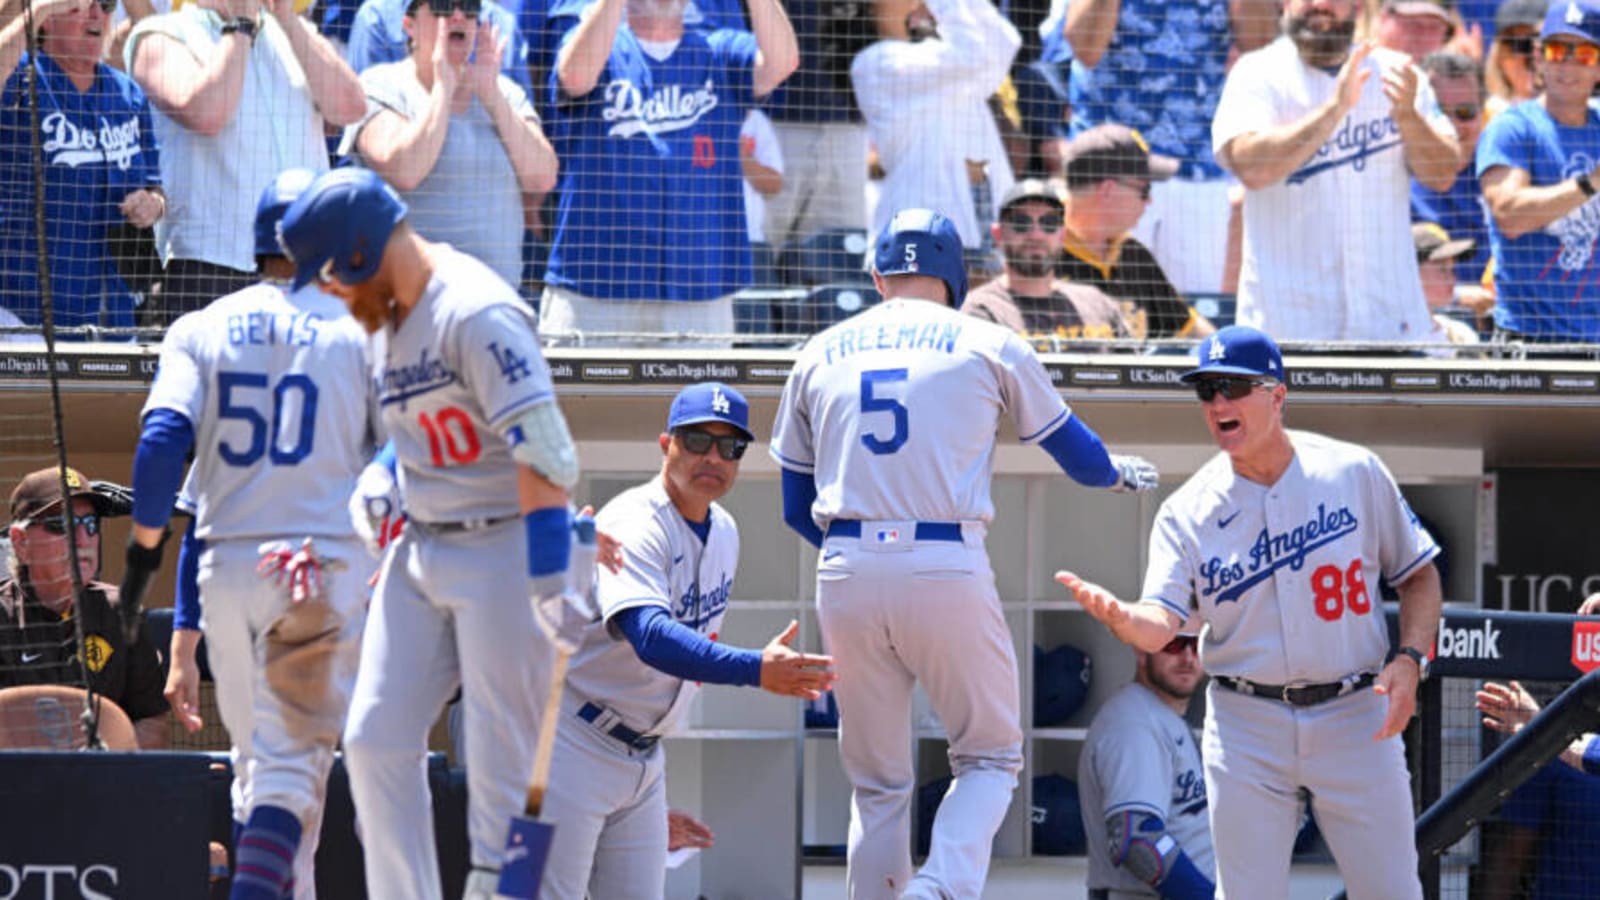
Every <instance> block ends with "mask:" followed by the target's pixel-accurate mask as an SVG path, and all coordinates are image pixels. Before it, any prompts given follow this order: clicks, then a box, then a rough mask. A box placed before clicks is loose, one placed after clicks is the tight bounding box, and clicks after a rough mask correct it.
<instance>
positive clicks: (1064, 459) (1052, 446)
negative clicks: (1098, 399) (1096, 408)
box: [1039, 415, 1119, 487]
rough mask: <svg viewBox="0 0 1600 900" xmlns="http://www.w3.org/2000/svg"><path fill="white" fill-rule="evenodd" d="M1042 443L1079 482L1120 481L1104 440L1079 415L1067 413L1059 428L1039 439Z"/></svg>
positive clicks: (1100, 484) (1107, 483)
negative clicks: (1065, 419)
mask: <svg viewBox="0 0 1600 900" xmlns="http://www.w3.org/2000/svg"><path fill="white" fill-rule="evenodd" d="M1039 446H1040V447H1043V448H1044V450H1045V452H1046V453H1049V454H1050V458H1052V459H1054V460H1055V461H1056V465H1058V466H1060V467H1061V471H1063V472H1066V473H1067V475H1068V476H1069V477H1071V478H1072V480H1073V481H1076V482H1077V483H1079V484H1082V485H1086V486H1088V487H1110V486H1112V485H1113V484H1116V483H1117V478H1118V477H1119V476H1118V473H1117V469H1116V467H1115V466H1113V465H1111V455H1110V454H1109V453H1107V452H1106V447H1105V444H1103V443H1101V442H1100V436H1099V435H1098V434H1095V433H1094V432H1093V431H1092V430H1090V428H1089V426H1087V425H1085V424H1083V422H1082V421H1080V420H1079V419H1078V417H1077V416H1076V415H1071V416H1068V417H1067V421H1065V422H1063V423H1061V427H1060V428H1057V429H1056V430H1055V431H1052V432H1050V433H1049V434H1048V435H1046V436H1045V438H1044V439H1043V440H1041V441H1040V442H1039Z"/></svg>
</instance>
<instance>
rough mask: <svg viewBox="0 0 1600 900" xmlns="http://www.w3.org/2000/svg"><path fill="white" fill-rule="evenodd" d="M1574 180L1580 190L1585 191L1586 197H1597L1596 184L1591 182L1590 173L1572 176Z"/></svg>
mask: <svg viewBox="0 0 1600 900" xmlns="http://www.w3.org/2000/svg"><path fill="white" fill-rule="evenodd" d="M1572 180H1573V181H1575V182H1577V184H1578V190H1580V191H1583V195H1584V196H1585V197H1593V196H1594V195H1595V186H1594V182H1593V181H1590V180H1589V173H1588V172H1580V173H1578V174H1577V175H1574V176H1572Z"/></svg>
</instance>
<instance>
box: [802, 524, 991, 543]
mask: <svg viewBox="0 0 1600 900" xmlns="http://www.w3.org/2000/svg"><path fill="white" fill-rule="evenodd" d="M914 536H915V538H916V539H917V540H919V541H954V542H956V543H957V544H959V543H961V523H960V522H918V523H917V529H916V532H915V535H914ZM828 537H852V538H858V537H861V520H860V519H834V520H833V521H832V522H829V523H828Z"/></svg>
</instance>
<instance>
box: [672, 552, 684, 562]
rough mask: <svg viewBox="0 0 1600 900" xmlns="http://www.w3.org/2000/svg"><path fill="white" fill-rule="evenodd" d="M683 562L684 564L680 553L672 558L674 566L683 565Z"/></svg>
mask: <svg viewBox="0 0 1600 900" xmlns="http://www.w3.org/2000/svg"><path fill="white" fill-rule="evenodd" d="M681 562H683V554H682V553H679V554H678V555H677V556H674V557H673V558H672V564H673V565H677V564H678V563H681Z"/></svg>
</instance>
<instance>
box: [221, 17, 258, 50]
mask: <svg viewBox="0 0 1600 900" xmlns="http://www.w3.org/2000/svg"><path fill="white" fill-rule="evenodd" d="M234 32H238V33H239V34H242V35H244V36H245V37H247V38H249V39H250V43H252V44H254V43H255V42H256V20H255V19H249V18H246V17H244V16H239V17H237V18H233V19H229V20H228V21H226V22H223V23H222V33H223V34H233V33H234Z"/></svg>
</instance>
